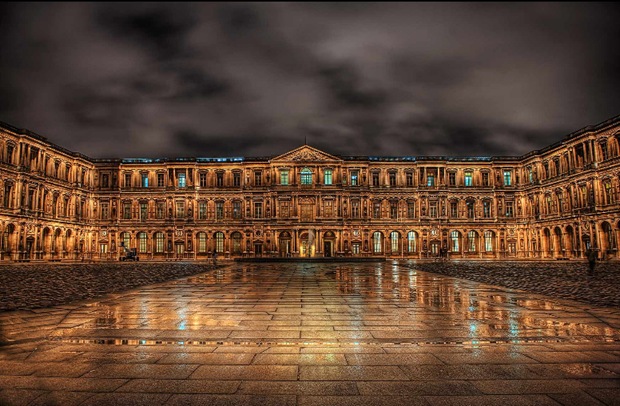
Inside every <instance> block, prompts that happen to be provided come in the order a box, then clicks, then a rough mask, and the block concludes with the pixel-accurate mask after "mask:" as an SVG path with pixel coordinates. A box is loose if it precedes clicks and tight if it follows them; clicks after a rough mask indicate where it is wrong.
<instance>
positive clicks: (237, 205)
mask: <svg viewBox="0 0 620 406" xmlns="http://www.w3.org/2000/svg"><path fill="white" fill-rule="evenodd" d="M233 218H234V219H240V218H241V202H240V201H238V200H237V201H234V202H233Z"/></svg>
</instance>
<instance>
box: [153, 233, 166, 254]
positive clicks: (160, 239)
mask: <svg viewBox="0 0 620 406" xmlns="http://www.w3.org/2000/svg"><path fill="white" fill-rule="evenodd" d="M155 252H156V253H158V254H161V253H162V252H164V233H162V232H161V231H160V232H158V233H155Z"/></svg>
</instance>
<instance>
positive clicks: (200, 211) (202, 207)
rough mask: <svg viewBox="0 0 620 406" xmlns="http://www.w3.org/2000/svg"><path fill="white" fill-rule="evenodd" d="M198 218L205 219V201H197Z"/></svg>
mask: <svg viewBox="0 0 620 406" xmlns="http://www.w3.org/2000/svg"><path fill="white" fill-rule="evenodd" d="M198 219H200V220H206V219H207V202H200V203H198Z"/></svg>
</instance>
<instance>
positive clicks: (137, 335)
mask: <svg viewBox="0 0 620 406" xmlns="http://www.w3.org/2000/svg"><path fill="white" fill-rule="evenodd" d="M52 335H53V336H54V337H55V338H57V339H63V340H111V341H110V342H116V341H117V340H132V339H139V340H142V341H144V342H153V343H156V342H163V341H166V340H167V341H172V342H175V341H180V340H182V341H191V342H203V343H213V342H253V343H260V342H269V343H273V344H291V343H298V342H304V343H313V342H315V343H321V344H324V343H327V342H329V343H341V344H344V343H349V344H350V343H366V344H369V343H382V344H386V343H399V344H404V343H420V342H428V343H440V342H481V341H503V342H506V341H508V342H523V341H536V340H547V341H548V340H599V341H600V340H603V341H614V340H618V339H620V333H619V332H618V330H616V329H614V328H612V327H610V326H609V325H607V324H606V323H604V322H602V321H601V320H599V319H597V318H596V317H594V316H592V315H591V314H590V313H589V312H587V311H586V310H584V308H583V306H576V305H575V304H573V303H571V302H566V301H554V300H551V299H546V298H544V297H542V296H535V295H529V294H527V293H524V292H519V291H511V290H509V289H504V288H496V287H493V286H486V285H481V284H479V283H475V282H469V281H466V280H459V279H453V278H448V277H444V276H438V275H435V274H429V273H425V272H419V271H415V270H412V269H403V268H400V267H398V266H397V265H393V264H389V263H377V264H353V263H352V264H310V263H308V264H236V265H232V266H230V267H227V268H223V269H219V270H217V271H214V272H210V273H206V274H203V275H199V276H194V277H190V278H186V279H183V280H180V281H176V282H171V283H166V284H162V285H157V286H154V287H147V288H144V289H141V290H139V291H134V292H130V293H126V294H123V295H119V296H118V297H116V298H111V299H108V300H102V301H100V302H95V303H90V304H87V305H85V306H82V307H77V308H76V309H74V310H72V311H71V312H70V313H69V314H67V315H66V317H65V318H64V319H63V320H62V323H61V324H59V325H58V327H57V328H56V329H55V330H54V332H53V334H52Z"/></svg>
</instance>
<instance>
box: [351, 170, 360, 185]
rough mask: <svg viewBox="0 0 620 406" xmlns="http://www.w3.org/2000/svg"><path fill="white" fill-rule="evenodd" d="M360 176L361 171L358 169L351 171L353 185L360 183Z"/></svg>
mask: <svg viewBox="0 0 620 406" xmlns="http://www.w3.org/2000/svg"><path fill="white" fill-rule="evenodd" d="M358 176H359V172H358V171H351V186H357V185H358V179H357V178H358Z"/></svg>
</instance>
